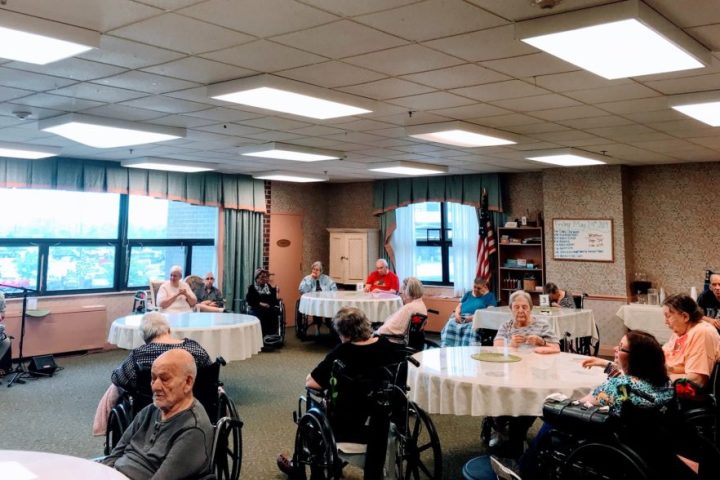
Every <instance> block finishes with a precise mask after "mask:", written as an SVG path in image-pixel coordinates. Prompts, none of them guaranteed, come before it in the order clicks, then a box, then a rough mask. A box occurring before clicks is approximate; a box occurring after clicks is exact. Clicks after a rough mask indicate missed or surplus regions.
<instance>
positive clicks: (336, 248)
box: [328, 233, 348, 283]
mask: <svg viewBox="0 0 720 480" xmlns="http://www.w3.org/2000/svg"><path fill="white" fill-rule="evenodd" d="M346 237H347V236H346V234H343V233H331V234H330V265H328V267H329V269H330V272H329V273H328V275H330V276H331V277H332V279H333V280H335V282H336V283H345V278H346V276H347V272H345V257H347V254H348V252H347V241H346Z"/></svg>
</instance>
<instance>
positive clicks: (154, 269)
mask: <svg viewBox="0 0 720 480" xmlns="http://www.w3.org/2000/svg"><path fill="white" fill-rule="evenodd" d="M173 265H180V266H181V267H182V266H183V265H185V247H132V248H131V249H130V271H129V274H128V287H144V286H147V285H148V283H149V279H151V278H152V279H167V278H168V275H169V272H170V267H172V266H173Z"/></svg>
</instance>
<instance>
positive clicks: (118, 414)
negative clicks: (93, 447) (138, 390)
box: [104, 403, 130, 455]
mask: <svg viewBox="0 0 720 480" xmlns="http://www.w3.org/2000/svg"><path fill="white" fill-rule="evenodd" d="M129 424H130V419H129V418H128V414H127V411H126V409H125V405H124V404H123V403H118V404H117V405H115V406H114V407H113V408H112V410H110V414H109V415H108V421H107V430H106V431H105V449H104V453H105V455H110V452H112V450H113V448H115V445H117V444H118V442H119V441H120V437H122V434H123V432H124V431H125V429H126V428H127V427H128V425H129Z"/></svg>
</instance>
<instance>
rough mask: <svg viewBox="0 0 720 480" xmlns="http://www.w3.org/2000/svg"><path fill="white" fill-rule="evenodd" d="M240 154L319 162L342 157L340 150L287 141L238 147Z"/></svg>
mask: <svg viewBox="0 0 720 480" xmlns="http://www.w3.org/2000/svg"><path fill="white" fill-rule="evenodd" d="M240 154H241V155H246V156H249V157H262V158H277V159H279V160H295V161H297V162H319V161H321V160H336V159H340V158H343V157H344V156H345V155H344V154H343V153H342V152H338V151H335V150H324V149H321V148H311V147H305V146H302V145H290V144H289V143H280V142H270V143H263V144H262V145H250V146H247V147H241V148H240Z"/></svg>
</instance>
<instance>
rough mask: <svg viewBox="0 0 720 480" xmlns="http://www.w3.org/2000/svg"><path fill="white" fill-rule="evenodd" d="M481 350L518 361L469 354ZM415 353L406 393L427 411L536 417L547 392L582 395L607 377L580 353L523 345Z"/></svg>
mask: <svg viewBox="0 0 720 480" xmlns="http://www.w3.org/2000/svg"><path fill="white" fill-rule="evenodd" d="M481 352H484V353H491V354H496V357H498V356H500V357H502V356H505V355H514V356H516V357H519V361H516V362H488V361H480V360H476V359H475V358H473V354H477V353H481ZM497 354H500V355H497ZM413 356H414V357H415V359H416V360H418V361H419V362H420V366H419V367H415V366H414V365H412V364H411V365H410V369H409V372H408V385H409V386H410V392H409V395H410V398H411V399H412V400H413V401H415V402H416V403H417V404H418V405H420V407H422V408H423V409H424V410H425V411H427V412H428V413H441V414H453V415H473V416H494V417H496V416H500V415H512V416H518V415H532V416H539V415H541V414H542V408H543V403H544V400H545V398H546V397H547V396H548V395H550V394H552V393H556V392H558V393H562V394H564V395H567V396H568V397H570V398H581V397H583V396H585V395H586V394H588V393H589V392H590V391H592V389H593V388H595V387H596V386H598V385H600V384H601V383H602V382H603V381H605V379H606V376H605V374H604V373H603V371H602V369H601V368H592V369H585V368H583V367H582V366H581V362H582V360H583V359H586V358H587V357H585V356H583V355H576V354H571V353H563V352H560V353H553V354H539V353H535V351H534V349H533V348H530V347H525V346H523V347H520V348H504V347H480V346H472V347H447V348H433V349H429V350H424V351H422V352H418V353H416V354H415V355H413ZM509 359H510V358H508V360H509Z"/></svg>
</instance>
